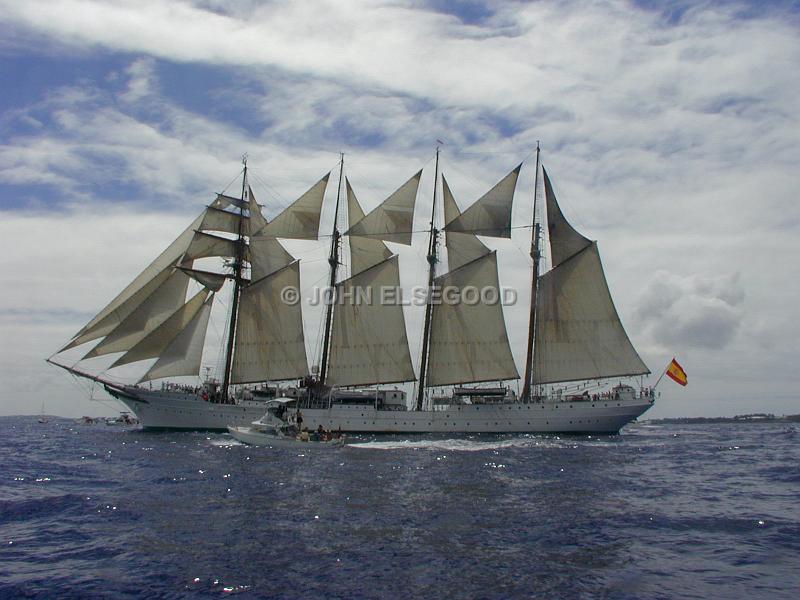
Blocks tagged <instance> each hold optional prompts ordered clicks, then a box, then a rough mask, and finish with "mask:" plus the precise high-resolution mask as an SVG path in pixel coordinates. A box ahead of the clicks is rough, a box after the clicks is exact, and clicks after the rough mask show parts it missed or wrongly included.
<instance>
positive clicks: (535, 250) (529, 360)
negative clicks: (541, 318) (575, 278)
mask: <svg viewBox="0 0 800 600" xmlns="http://www.w3.org/2000/svg"><path fill="white" fill-rule="evenodd" d="M538 193H539V142H536V177H535V179H534V184H533V223H532V227H531V258H532V259H533V273H532V275H531V310H530V318H529V320H528V352H527V355H526V359H525V382H524V383H523V386H522V400H523V401H525V402H527V401H529V400H530V398H531V387H532V384H533V382H532V379H533V353H534V351H535V350H534V347H533V339H534V337H535V336H536V292H537V288H538V284H539V259H540V258H541V252H540V250H539V228H540V225H539V223H537V222H536V200H537V196H538Z"/></svg>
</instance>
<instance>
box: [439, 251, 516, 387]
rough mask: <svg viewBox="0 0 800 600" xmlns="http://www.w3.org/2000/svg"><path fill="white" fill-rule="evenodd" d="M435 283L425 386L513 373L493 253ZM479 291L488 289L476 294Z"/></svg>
mask: <svg viewBox="0 0 800 600" xmlns="http://www.w3.org/2000/svg"><path fill="white" fill-rule="evenodd" d="M435 287H436V288H438V289H439V290H441V294H442V300H441V302H439V303H436V304H435V305H434V306H433V314H432V317H431V332H430V353H429V358H428V370H427V381H426V385H427V386H429V387H432V386H439V385H452V384H460V383H478V382H482V381H500V380H504V379H517V378H519V373H518V372H517V368H516V365H515V364H514V357H513V356H512V354H511V347H510V346H509V343H508V334H507V332H506V324H505V320H504V317H503V307H502V303H501V299H500V297H499V290H500V284H499V280H498V273H497V253H496V252H490V253H489V254H486V255H484V256H482V257H479V258H477V259H475V260H473V261H472V262H469V263H467V264H465V265H462V266H461V267H459V268H458V269H456V270H454V271H450V272H449V273H446V274H445V275H442V276H440V277H438V278H436V281H435ZM483 290H493V291H489V292H486V295H485V296H484V297H481V292H482V291H483ZM455 293H458V294H459V296H455ZM489 294H496V295H494V296H490V295H489Z"/></svg>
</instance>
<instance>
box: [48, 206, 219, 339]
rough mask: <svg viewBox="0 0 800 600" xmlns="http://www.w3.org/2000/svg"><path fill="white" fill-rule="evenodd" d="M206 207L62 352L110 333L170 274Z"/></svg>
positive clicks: (203, 215)
mask: <svg viewBox="0 0 800 600" xmlns="http://www.w3.org/2000/svg"><path fill="white" fill-rule="evenodd" d="M205 214H206V211H203V212H202V213H200V215H198V217H197V218H196V219H195V220H194V221H192V224H191V225H189V227H187V228H186V229H185V230H184V231H183V233H181V234H180V235H179V236H178V237H177V238H176V239H175V241H174V242H172V243H171V244H170V245H169V246H168V247H167V249H166V250H164V251H163V252H162V253H161V254H159V255H158V257H157V258H156V259H155V260H154V261H153V262H152V263H150V264H149V265H148V266H147V268H146V269H145V270H144V271H142V272H141V273H140V274H139V276H138V277H136V279H134V280H133V281H132V282H131V283H130V284H128V286H127V287H126V288H125V289H124V290H122V291H121V292H120V293H119V294H118V295H117V297H116V298H114V299H113V300H112V301H111V302H109V303H108V305H107V306H106V307H105V308H103V310H101V311H100V312H99V313H97V315H96V316H95V317H94V318H93V319H92V320H91V321H89V322H88V323H87V324H86V325H85V326H84V327H83V329H81V330H80V331H79V332H78V333H77V334H75V336H74V337H73V339H72V340H71V341H70V342H69V344H67V345H66V346H64V347H63V348H62V349H61V350H60V352H63V351H64V350H69V349H70V348H74V347H75V346H79V345H81V344H85V343H86V342H90V341H92V340H96V339H97V338H100V337H103V336H104V335H108V333H109V332H110V331H112V330H113V329H114V328H115V327H116V326H117V325H118V324H119V323H120V322H121V321H122V320H123V319H124V318H125V317H127V316H128V315H129V314H131V313H132V312H133V311H134V310H135V309H136V307H137V306H139V304H141V303H142V302H143V301H144V300H145V299H146V298H147V297H148V296H149V295H150V294H151V293H152V292H153V291H154V290H156V289H157V288H158V286H159V285H161V283H162V282H163V280H165V279H166V278H167V277H169V275H170V271H171V269H172V267H174V266H175V265H176V264H177V263H178V261H179V260H180V258H181V256H183V254H184V252H186V250H187V248H188V247H189V245H190V244H191V243H192V240H193V239H194V236H195V231H196V230H197V228H198V227H200V223H202V222H203V218H204V217H205Z"/></svg>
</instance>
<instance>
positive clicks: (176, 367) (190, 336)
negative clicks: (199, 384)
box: [139, 298, 213, 382]
mask: <svg viewBox="0 0 800 600" xmlns="http://www.w3.org/2000/svg"><path fill="white" fill-rule="evenodd" d="M212 300H213V298H209V299H208V300H206V301H205V302H204V303H203V305H202V307H201V308H200V310H199V311H198V312H197V314H196V315H195V316H194V317H193V318H192V320H191V321H189V323H187V325H186V327H184V328H183V329H182V330H181V331H180V332H179V333H178V335H176V336H175V337H174V338H172V340H171V341H170V342H169V344H168V345H167V346H166V347H165V348H164V349H163V350H162V351H161V352H160V353H159V356H158V360H157V361H156V362H155V364H154V365H153V366H152V367H150V369H149V370H148V371H147V373H145V375H144V377H142V378H141V379H140V380H139V382H142V381H150V380H152V379H161V378H163V377H172V376H180V375H197V374H198V373H199V372H200V361H201V360H202V358H203V344H204V343H205V339H206V330H207V329H208V319H209V317H210V316H211V303H212Z"/></svg>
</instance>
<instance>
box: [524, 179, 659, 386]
mask: <svg viewBox="0 0 800 600" xmlns="http://www.w3.org/2000/svg"><path fill="white" fill-rule="evenodd" d="M543 174H544V184H545V201H546V207H547V223H548V232H549V234H550V235H549V238H550V247H551V255H552V260H553V269H552V270H551V271H549V272H547V273H545V274H544V275H542V276H540V277H539V283H538V293H537V303H536V304H537V313H536V336H535V353H534V360H533V379H534V381H535V382H536V383H555V382H561V381H578V380H582V379H601V378H604V377H616V376H625V375H644V374H646V373H649V372H650V371H649V370H648V368H647V366H646V365H645V364H644V363H643V362H642V359H641V358H639V355H638V354H637V353H636V350H635V349H634V347H633V345H632V344H631V342H630V340H629V339H628V335H627V333H625V328H624V327H623V326H622V323H621V322H620V319H619V315H618V314H617V310H616V308H615V307H614V301H613V300H612V299H611V293H610V292H609V290H608V284H607V283H606V278H605V274H604V273H603V265H602V263H601V262H600V253H599V251H598V249H597V244H596V243H595V242H592V241H590V240H588V239H587V238H585V237H584V236H582V235H581V234H580V233H578V232H577V231H576V230H575V229H574V228H573V227H572V226H571V225H570V224H569V222H568V221H567V220H566V219H565V218H564V215H563V214H562V212H561V209H560V208H559V206H558V202H557V201H556V197H555V195H554V194H553V188H552V186H551V185H550V179H549V178H548V176H547V173H546V172H544V170H543Z"/></svg>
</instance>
